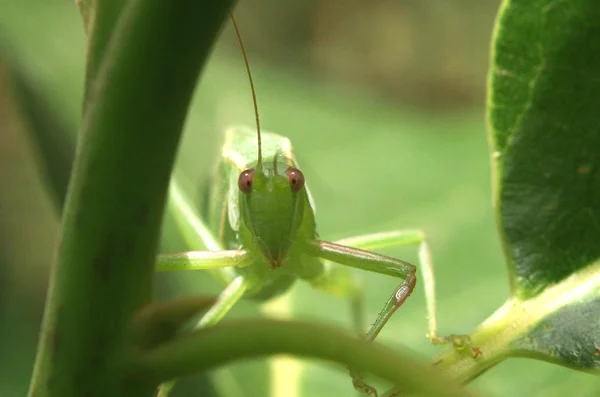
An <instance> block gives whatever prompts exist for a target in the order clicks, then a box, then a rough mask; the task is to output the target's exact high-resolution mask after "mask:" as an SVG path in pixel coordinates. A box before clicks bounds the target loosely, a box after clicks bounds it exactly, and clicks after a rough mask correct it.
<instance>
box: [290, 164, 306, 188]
mask: <svg viewBox="0 0 600 397" xmlns="http://www.w3.org/2000/svg"><path fill="white" fill-rule="evenodd" d="M286 172H287V176H288V180H289V181H290V187H291V188H292V191H293V192H296V193H297V192H299V191H300V190H301V189H302V188H303V187H304V175H302V172H301V171H300V170H299V169H296V168H288V169H287V171H286Z"/></svg>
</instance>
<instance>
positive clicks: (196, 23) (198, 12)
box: [30, 0, 233, 397]
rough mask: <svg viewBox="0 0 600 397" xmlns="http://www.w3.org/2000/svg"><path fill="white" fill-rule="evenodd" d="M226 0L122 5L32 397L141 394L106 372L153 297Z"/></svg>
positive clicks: (92, 116)
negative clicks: (184, 150)
mask: <svg viewBox="0 0 600 397" xmlns="http://www.w3.org/2000/svg"><path fill="white" fill-rule="evenodd" d="M232 3H233V1H225V2H221V1H213V2H209V1H193V0H172V1H167V2H164V1H158V0H132V1H130V2H128V4H127V6H126V8H125V9H124V10H123V11H122V13H121V16H120V18H119V21H118V23H117V26H116V28H115V29H116V30H115V32H114V33H113V34H112V36H111V37H112V39H111V45H110V46H109V48H108V49H107V52H106V53H105V55H104V57H103V61H102V65H101V68H100V69H99V71H98V75H97V78H96V79H95V81H94V85H93V88H92V90H93V92H94V95H93V97H90V99H89V102H88V107H87V111H86V114H85V118H84V121H83V124H82V129H81V131H80V134H79V137H80V139H79V142H78V145H77V155H76V159H75V164H74V168H73V173H72V175H71V178H70V182H69V189H68V193H67V200H66V205H65V211H64V216H63V220H62V229H61V240H60V245H59V248H58V252H57V257H56V262H55V264H54V268H53V270H52V276H51V280H50V287H49V296H48V300H47V304H46V310H45V314H44V322H43V328H42V332H41V337H40V343H39V349H38V356H37V359H36V365H35V371H34V376H33V379H32V383H31V387H30V395H31V396H33V395H35V396H36V397H54V396H61V397H68V396H81V395H86V396H106V395H111V396H126V395H144V394H145V393H147V392H148V390H149V389H148V385H135V386H134V387H133V388H128V387H127V385H124V384H123V383H122V378H121V377H120V376H119V373H118V369H117V368H116V367H115V365H114V363H115V362H118V361H119V357H120V355H121V354H123V350H124V349H125V348H126V347H127V344H128V343H129V339H128V337H129V328H130V325H131V318H132V316H133V314H134V312H135V311H136V310H137V309H138V308H139V307H141V306H142V305H144V304H146V303H148V302H149V301H150V299H151V297H152V280H153V274H154V270H155V269H154V266H155V259H156V248H157V243H158V238H159V230H160V225H161V220H162V213H163V210H164V204H165V199H166V192H167V186H168V182H169V176H170V173H171V168H172V165H173V160H174V157H175V152H176V149H177V145H178V142H179V138H180V134H181V130H182V128H183V123H184V119H185V115H186V112H187V107H188V104H189V101H190V99H191V96H192V92H193V89H194V87H195V84H196V80H197V77H198V75H199V72H200V69H201V67H202V66H203V64H204V63H205V62H206V60H207V58H208V56H209V53H210V49H211V47H212V44H213V42H214V40H215V38H216V36H217V34H218V32H219V31H220V29H221V26H222V24H223V22H224V21H225V18H226V17H227V15H228V12H229V10H230V8H231V6H232Z"/></svg>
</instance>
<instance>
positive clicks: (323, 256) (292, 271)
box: [157, 15, 461, 396]
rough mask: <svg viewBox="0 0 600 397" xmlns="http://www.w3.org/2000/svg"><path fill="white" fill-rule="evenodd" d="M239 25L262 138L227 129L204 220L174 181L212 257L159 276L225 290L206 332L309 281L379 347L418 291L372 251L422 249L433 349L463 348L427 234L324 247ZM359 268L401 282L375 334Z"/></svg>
mask: <svg viewBox="0 0 600 397" xmlns="http://www.w3.org/2000/svg"><path fill="white" fill-rule="evenodd" d="M231 19H232V23H233V26H234V29H235V31H236V34H237V36H238V40H239V42H240V46H241V49H242V53H243V55H244V61H245V63H246V69H247V72H248V77H249V81H250V87H251V90H252V98H253V102H254V109H255V114H256V131H254V130H251V129H249V128H243V127H237V128H232V129H229V130H228V131H226V133H225V142H224V145H223V150H222V154H221V156H220V158H219V159H218V164H217V168H216V175H215V179H214V181H213V184H212V187H211V191H210V200H209V205H208V214H207V215H206V216H205V217H203V218H202V217H200V216H198V215H197V214H196V211H195V209H194V207H193V206H192V204H191V203H190V202H189V200H188V199H187V197H186V196H185V195H184V193H183V192H182V190H181V189H180V187H179V185H178V184H177V181H176V180H175V179H174V178H173V179H172V181H171V186H170V191H169V210H170V211H171V212H172V214H173V215H174V216H175V218H176V222H177V223H178V225H179V227H180V228H182V229H187V230H189V231H191V234H192V235H195V236H199V237H200V239H201V240H202V243H203V244H204V246H206V248H207V249H208V251H194V252H185V253H176V254H166V255H161V256H160V257H159V259H158V265H157V270H159V271H165V270H209V271H211V272H212V273H213V274H214V275H215V277H216V278H217V279H218V280H219V281H221V282H223V283H224V284H225V285H226V288H225V289H224V291H223V292H222V293H221V294H220V295H219V297H218V299H217V301H216V303H215V304H214V306H212V307H211V308H210V309H209V310H208V311H207V312H206V314H205V315H204V316H203V317H202V318H201V320H200V322H199V323H198V327H206V326H211V325H214V324H216V323H217V322H218V321H220V320H221V319H222V318H223V317H224V316H225V315H226V314H227V313H228V312H229V310H230V309H231V308H232V306H233V305H234V304H235V303H236V302H237V301H238V300H239V299H240V298H242V297H243V298H250V299H255V300H259V301H264V300H268V299H271V298H274V297H276V296H278V295H280V294H283V293H285V292H286V291H287V290H288V289H289V288H290V287H291V286H292V284H293V283H294V281H296V280H297V279H301V280H305V281H307V282H309V283H310V284H311V285H312V286H313V287H314V288H316V289H318V290H321V291H324V292H325V293H329V294H333V295H335V296H341V297H345V298H347V299H348V300H349V302H350V306H351V313H352V318H353V323H354V324H353V326H354V328H355V330H356V332H357V333H358V334H359V335H360V336H363V337H364V338H365V339H366V340H367V341H373V340H374V339H375V338H376V337H377V335H378V334H379V332H380V331H381V330H382V328H383V327H384V326H385V324H386V323H387V322H388V321H389V319H390V318H391V316H392V314H393V313H394V312H395V311H396V310H397V309H398V308H399V307H400V306H402V304H403V303H404V302H405V300H406V299H407V298H408V297H409V296H410V294H411V293H412V291H413V290H414V288H415V284H416V269H417V268H416V267H415V266H413V265H412V264H410V263H408V262H405V261H402V260H400V259H396V258H391V257H388V256H384V255H380V254H377V253H374V252H371V251H368V250H372V249H378V248H384V247H391V246H405V245H416V246H418V247H419V265H420V268H421V270H422V274H423V280H424V282H425V295H426V300H427V312H428V313H427V314H428V330H429V332H428V335H427V337H428V338H429V339H430V340H431V342H432V343H434V344H442V343H447V342H452V343H454V342H455V341H456V342H457V345H458V343H460V342H461V339H460V338H461V337H458V336H451V337H440V336H438V335H437V325H436V317H435V312H436V309H435V288H434V277H433V265H432V261H431V254H430V249H429V246H428V244H427V240H426V236H425V234H424V232H423V231H421V230H392V231H387V232H381V233H375V234H368V235H362V236H355V237H350V238H347V239H343V240H340V241H335V242H329V241H325V240H322V239H320V237H319V235H318V233H317V228H316V220H315V206H314V203H313V199H312V197H311V194H310V191H309V189H308V186H307V184H306V180H305V178H304V175H303V174H302V171H300V169H299V168H298V163H297V161H296V158H295V156H294V153H293V150H292V145H291V143H290V141H289V140H288V139H287V138H286V137H284V136H281V135H278V134H274V133H268V132H264V131H261V129H260V122H259V117H258V105H257V100H256V93H255V90H254V83H253V81H252V74H251V72H250V66H249V62H248V58H247V56H246V52H245V49H244V46H243V43H242V39H241V35H240V33H239V30H238V28H237V25H236V22H235V19H234V18H233V15H231ZM175 208H177V209H178V210H177V211H174V209H175ZM350 268H356V269H361V270H366V271H369V272H376V273H381V274H385V275H389V276H392V277H397V278H399V279H400V280H401V281H400V284H399V285H398V287H397V288H396V289H395V290H394V291H393V292H392V293H391V295H390V297H389V299H388V300H387V302H386V303H385V304H384V305H383V308H382V310H381V312H380V313H379V314H378V316H377V318H376V320H375V322H374V323H373V325H372V326H371V327H370V328H369V329H368V330H367V331H366V333H365V327H364V315H363V307H362V306H363V305H362V301H363V291H362V287H361V284H360V282H359V280H357V279H356V278H355V277H354V275H353V273H352V271H351V270H350ZM457 338H458V339H457ZM350 373H351V376H352V382H353V385H354V388H355V389H356V390H358V391H360V392H362V393H366V394H368V395H373V396H377V391H376V390H375V388H373V387H372V386H370V385H369V384H367V383H366V382H365V381H364V379H363V376H362V374H359V373H357V372H355V371H352V370H351V371H350ZM168 389H170V387H168V388H167V389H166V392H167V393H168ZM161 395H166V393H161Z"/></svg>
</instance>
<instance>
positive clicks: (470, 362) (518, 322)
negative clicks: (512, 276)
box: [434, 261, 600, 383]
mask: <svg viewBox="0 0 600 397" xmlns="http://www.w3.org/2000/svg"><path fill="white" fill-rule="evenodd" d="M598 296H600V261H597V262H595V263H593V264H591V265H589V266H588V267H586V268H584V269H582V270H580V271H578V272H575V273H573V274H572V275H571V276H570V277H569V278H567V279H565V280H563V281H562V282H560V283H558V284H555V285H553V286H551V287H547V288H546V289H545V290H544V292H542V293H541V294H539V295H537V296H536V297H534V298H531V299H527V300H520V299H518V298H514V297H513V298H510V299H509V300H508V301H507V302H506V303H505V304H504V305H503V306H502V307H500V308H499V309H498V310H497V311H496V312H495V313H494V314H493V315H492V316H490V317H489V318H488V319H487V320H486V321H484V322H483V323H482V324H481V325H480V326H479V327H478V328H477V329H476V330H475V331H474V332H473V333H472V334H471V335H470V337H471V344H472V346H473V347H477V348H478V349H479V350H480V351H481V355H480V356H479V357H477V358H473V355H472V354H470V353H471V352H469V351H460V350H456V349H454V348H450V349H447V350H446V351H444V352H442V353H441V354H440V355H439V356H438V357H437V358H436V360H434V364H435V365H436V368H438V369H441V370H443V371H444V372H445V373H446V374H448V375H449V376H450V377H451V378H452V379H455V380H457V381H459V382H461V383H466V382H469V381H471V380H473V379H474V378H476V377H477V376H479V375H481V374H482V373H483V372H485V371H486V370H487V369H489V368H491V367H492V366H494V365H496V364H497V363H499V362H501V361H502V360H504V359H506V358H507V357H524V356H525V357H536V358H540V359H544V360H547V361H552V360H551V357H550V356H540V355H536V354H535V352H530V351H524V350H523V349H519V348H518V347H516V345H515V342H516V341H518V340H519V339H521V338H523V337H525V336H526V335H527V334H528V332H530V331H531V330H532V329H534V327H536V326H537V325H538V324H539V323H540V322H542V321H543V320H544V319H546V318H548V317H549V316H551V315H552V314H554V313H556V312H558V311H559V310H560V309H562V308H564V307H566V306H568V305H571V304H573V303H576V302H580V301H582V300H584V299H590V298H592V297H593V298H597V297H598ZM467 350H468V349H467ZM563 365H564V363H563ZM575 369H579V368H575ZM597 372H598V371H596V373H597Z"/></svg>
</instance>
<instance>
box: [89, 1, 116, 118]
mask: <svg viewBox="0 0 600 397" xmlns="http://www.w3.org/2000/svg"><path fill="white" fill-rule="evenodd" d="M125 4H126V1H125V0H108V1H107V0H80V1H78V4H77V5H78V6H79V10H80V12H81V15H82V17H83V25H84V26H83V27H84V30H85V32H86V34H87V35H88V45H87V61H86V71H85V82H84V91H83V92H84V94H83V109H84V112H85V109H86V107H87V103H88V100H89V96H90V94H91V92H92V86H93V84H94V81H95V80H96V77H97V75H98V71H99V70H100V65H101V63H102V60H103V59H104V55H105V54H106V50H107V48H108V45H109V42H110V38H111V35H112V34H113V33H114V31H115V26H116V24H117V21H118V20H119V16H120V15H121V12H122V11H123V8H124V7H125Z"/></svg>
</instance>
